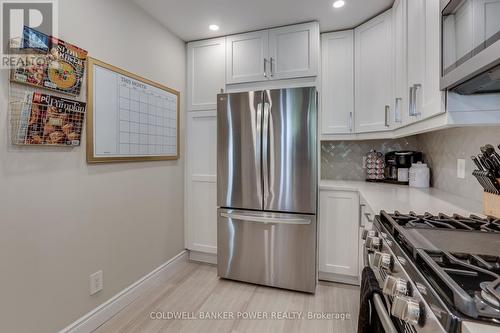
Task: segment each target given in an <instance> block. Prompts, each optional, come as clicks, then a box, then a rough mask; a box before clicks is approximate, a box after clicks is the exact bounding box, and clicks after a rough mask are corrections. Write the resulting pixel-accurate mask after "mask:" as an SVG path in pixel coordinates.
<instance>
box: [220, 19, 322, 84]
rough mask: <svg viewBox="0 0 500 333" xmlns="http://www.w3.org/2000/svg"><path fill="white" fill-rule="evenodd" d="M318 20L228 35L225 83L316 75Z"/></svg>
mask: <svg viewBox="0 0 500 333" xmlns="http://www.w3.org/2000/svg"><path fill="white" fill-rule="evenodd" d="M318 62H319V25H318V23H317V22H312V23H304V24H297V25H292V26H286V27H282V28H276V29H270V30H261V31H256V32H249V33H245V34H239V35H233V36H228V37H226V83H227V84H233V83H247V82H256V81H266V80H279V79H289V78H297V77H307V76H316V75H317V73H318Z"/></svg>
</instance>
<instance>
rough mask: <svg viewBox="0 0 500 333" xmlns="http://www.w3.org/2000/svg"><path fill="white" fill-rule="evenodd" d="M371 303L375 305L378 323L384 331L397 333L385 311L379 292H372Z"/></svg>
mask: <svg viewBox="0 0 500 333" xmlns="http://www.w3.org/2000/svg"><path fill="white" fill-rule="evenodd" d="M373 305H374V306H375V311H376V312H377V315H378V317H379V319H380V323H381V324H382V326H383V327H384V330H385V332H386V333H398V331H397V330H396V327H394V324H393V323H392V320H391V316H389V314H388V313H387V310H386V308H385V305H384V302H383V301H382V298H380V295H379V294H373Z"/></svg>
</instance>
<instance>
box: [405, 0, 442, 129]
mask: <svg viewBox="0 0 500 333" xmlns="http://www.w3.org/2000/svg"><path fill="white" fill-rule="evenodd" d="M407 6H408V10H407V13H408V37H407V38H408V90H409V111H408V116H409V118H410V122H414V121H418V120H423V119H426V118H429V117H432V116H434V115H437V114H439V113H442V112H445V110H446V109H445V106H444V93H443V92H441V91H440V89H439V80H440V36H439V31H440V28H439V25H440V10H439V1H434V0H411V1H408V2H407Z"/></svg>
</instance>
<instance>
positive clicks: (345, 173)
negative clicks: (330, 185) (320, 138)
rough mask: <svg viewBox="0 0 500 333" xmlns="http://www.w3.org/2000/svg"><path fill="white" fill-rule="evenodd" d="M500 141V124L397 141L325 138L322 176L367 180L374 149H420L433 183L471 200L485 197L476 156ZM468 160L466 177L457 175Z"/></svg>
mask: <svg viewBox="0 0 500 333" xmlns="http://www.w3.org/2000/svg"><path fill="white" fill-rule="evenodd" d="M487 143H490V144H492V145H494V146H495V147H496V146H498V145H499V144H500V127H498V126H495V127H462V128H450V129H444V130H439V131H435V132H429V133H424V134H419V135H415V136H410V137H406V138H401V139H395V140H366V141H324V142H322V144H321V178H322V179H332V180H364V179H365V170H364V169H363V156H364V155H366V153H367V152H368V151H370V149H376V150H377V151H380V152H382V153H386V152H388V151H393V150H417V151H422V152H423V153H424V161H425V162H426V163H428V165H429V168H430V169H431V186H433V187H435V188H438V189H441V190H443V191H447V192H451V193H455V194H458V195H460V196H462V197H465V198H469V199H471V200H475V201H480V200H482V189H481V186H480V185H479V184H478V182H477V180H476V179H475V177H474V176H472V171H473V170H474V169H475V167H474V164H473V162H472V160H471V158H470V157H471V156H472V155H477V154H478V153H479V147H481V146H483V145H485V144H487ZM458 158H463V159H465V163H466V167H465V168H466V169H465V179H459V178H457V159H458Z"/></svg>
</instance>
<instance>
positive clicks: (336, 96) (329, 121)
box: [321, 30, 354, 135]
mask: <svg viewBox="0 0 500 333" xmlns="http://www.w3.org/2000/svg"><path fill="white" fill-rule="evenodd" d="M353 117H354V32H353V31H352V30H348V31H341V32H332V33H327V34H323V35H321V134H322V135H328V134H348V133H351V132H352V131H353V130H354V119H353Z"/></svg>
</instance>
